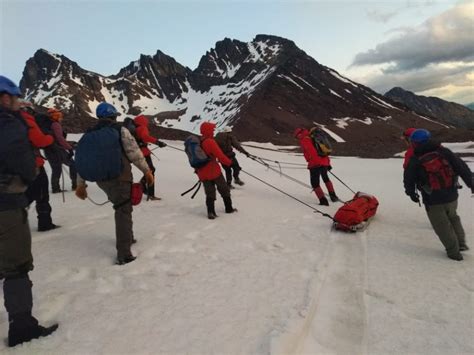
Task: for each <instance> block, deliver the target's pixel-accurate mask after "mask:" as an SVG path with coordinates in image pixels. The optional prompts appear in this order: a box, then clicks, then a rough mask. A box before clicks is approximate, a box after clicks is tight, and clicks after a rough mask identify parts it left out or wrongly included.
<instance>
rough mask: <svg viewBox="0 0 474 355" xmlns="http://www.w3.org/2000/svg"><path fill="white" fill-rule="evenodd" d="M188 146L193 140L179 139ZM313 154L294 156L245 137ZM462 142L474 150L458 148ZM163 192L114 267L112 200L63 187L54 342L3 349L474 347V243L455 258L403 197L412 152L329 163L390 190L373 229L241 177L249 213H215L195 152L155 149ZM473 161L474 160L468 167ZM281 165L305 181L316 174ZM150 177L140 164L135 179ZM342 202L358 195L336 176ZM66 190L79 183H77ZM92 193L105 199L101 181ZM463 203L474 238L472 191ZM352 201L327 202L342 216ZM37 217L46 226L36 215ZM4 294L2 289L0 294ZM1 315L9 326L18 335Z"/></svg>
mask: <svg viewBox="0 0 474 355" xmlns="http://www.w3.org/2000/svg"><path fill="white" fill-rule="evenodd" d="M169 143H170V144H171V145H173V146H176V147H179V148H181V147H182V143H181V142H169ZM248 149H249V151H250V152H251V153H253V154H255V155H259V156H262V157H265V158H269V159H274V160H279V161H290V162H300V163H303V158H302V157H301V156H300V155H296V154H294V153H279V152H276V151H271V150H268V149H267V150H262V149H257V148H248ZM462 149H465V147H464V146H462ZM155 153H156V154H157V155H158V157H159V161H155V163H156V165H157V186H158V187H157V190H158V195H159V196H161V197H162V198H163V200H162V201H158V202H146V201H144V202H142V204H141V205H140V206H138V207H137V208H136V209H135V211H134V229H135V235H136V237H137V239H138V243H137V244H135V245H134V247H133V251H134V253H135V254H136V255H137V256H138V259H137V260H136V261H135V262H133V263H131V264H128V265H125V266H116V265H114V260H115V238H114V223H113V210H112V208H111V207H110V206H109V205H107V206H104V207H97V206H94V205H92V204H91V203H90V202H84V201H80V200H78V199H76V198H75V196H74V195H73V194H72V193H71V192H68V193H66V203H63V202H62V197H61V196H60V195H52V197H51V198H52V204H53V209H54V214H53V216H54V221H55V222H56V223H58V224H60V225H61V226H62V228H61V229H59V230H57V231H52V232H48V233H44V234H41V233H37V232H33V253H34V256H35V264H36V268H35V270H34V271H33V272H32V273H31V277H32V279H33V281H34V298H35V308H34V314H35V315H36V316H37V317H38V318H39V319H40V320H41V321H42V322H43V323H46V324H50V323H52V322H55V321H58V322H59V323H60V328H59V330H58V331H57V332H56V333H55V334H54V335H53V336H51V337H48V338H45V339H41V340H36V341H33V342H31V343H29V344H25V345H22V346H19V347H17V348H15V349H7V348H6V347H5V345H4V344H3V343H1V344H0V352H1V353H2V354H132V353H133V354H192V355H194V354H196V355H197V354H199V355H201V354H336V353H337V354H407V353H410V354H467V353H473V352H474V340H473V339H474V337H473V334H474V325H473V318H474V314H473V312H474V311H473V305H474V299H473V292H474V275H473V272H472V271H473V266H474V265H473V264H474V257H473V254H472V253H473V251H472V250H471V251H469V252H466V253H464V257H465V260H464V261H463V262H455V261H452V260H450V259H448V258H447V257H446V256H445V253H444V251H443V247H442V245H441V243H440V242H439V241H438V239H437V237H436V236H435V234H434V233H433V231H432V229H431V227H430V225H429V222H428V219H427V217H426V215H425V212H424V210H423V209H422V208H420V207H418V205H416V204H414V203H412V202H411V201H410V200H409V198H407V197H406V196H405V195H404V193H403V187H402V181H401V180H402V178H401V176H402V168H401V164H402V160H401V159H395V158H394V159H386V160H370V159H357V158H337V157H336V158H333V167H334V170H333V172H334V173H335V174H336V175H338V176H339V177H340V178H342V179H343V180H344V181H346V182H347V183H348V184H349V185H350V186H351V187H352V188H354V189H356V190H361V191H364V192H368V193H372V194H374V195H375V196H377V197H378V199H379V201H380V207H379V211H378V214H377V215H376V217H375V219H374V220H373V222H372V223H371V224H370V226H369V228H368V229H366V230H365V231H364V232H360V233H357V234H344V233H340V232H336V231H333V230H331V221H330V220H329V219H327V218H324V217H321V216H320V215H318V214H315V213H313V212H312V210H311V209H309V208H308V207H305V206H304V205H302V204H299V203H297V202H296V201H294V200H292V199H290V198H288V197H286V196H284V195H282V194H280V193H279V192H277V191H275V190H272V189H270V188H269V187H267V186H265V185H263V184H262V183H260V182H259V181H256V180H254V179H252V178H251V177H249V176H246V175H245V174H244V173H242V179H243V180H245V181H246V185H245V186H243V187H238V188H237V189H236V190H233V192H232V197H233V200H234V205H235V206H236V207H237V208H238V209H239V211H238V213H236V214H232V215H226V214H225V213H224V212H223V203H222V201H221V200H220V199H218V201H217V204H216V209H217V213H218V215H219V218H217V219H216V220H214V221H210V220H208V219H207V218H206V215H205V206H204V193H203V192H202V191H200V192H199V194H198V195H197V197H196V198H195V199H194V200H191V199H190V198H189V195H187V196H185V197H180V193H181V192H183V191H185V190H186V189H188V188H189V187H191V186H192V185H193V184H194V183H195V181H196V178H195V175H194V174H193V173H192V170H191V168H190V167H189V166H188V163H187V160H186V156H185V155H184V153H182V152H179V151H177V150H173V149H171V148H164V149H158V150H156V151H155ZM239 159H240V162H241V165H242V166H243V168H244V170H246V171H248V172H250V173H251V174H255V175H256V176H258V177H259V178H261V179H264V180H265V181H268V182H270V183H272V184H275V186H277V187H279V188H281V189H284V190H285V191H287V192H288V193H291V194H293V195H294V196H296V197H297V198H299V199H301V200H303V201H305V202H307V203H309V204H311V205H313V206H315V207H319V206H317V204H316V202H317V201H316V198H315V197H314V196H313V195H312V194H311V193H310V191H308V190H306V189H305V188H303V187H301V186H300V185H298V184H295V183H294V182H292V181H289V180H287V179H285V178H283V177H280V176H279V175H278V174H276V173H275V172H272V171H267V170H266V169H265V168H264V167H262V166H261V165H259V164H257V163H256V162H254V161H252V160H250V159H247V158H246V157H245V156H243V155H239ZM470 164H471V168H474V164H473V163H472V162H471V163H470ZM284 172H285V173H287V174H289V175H291V176H293V177H295V178H297V179H300V180H302V181H303V182H305V183H309V176H308V175H309V174H308V172H307V170H305V169H287V170H284ZM138 178H139V176H138V174H136V179H138ZM334 184H335V187H336V191H337V192H338V194H339V195H340V197H341V198H343V199H349V198H350V197H351V196H352V194H351V193H350V192H349V191H348V190H347V189H346V188H345V187H343V186H342V185H341V184H339V183H338V182H337V181H334ZM67 187H69V182H67ZM89 193H90V195H91V197H92V198H93V199H94V200H96V201H97V202H103V201H104V200H105V195H104V194H103V193H102V192H101V191H100V190H99V189H98V188H97V187H96V186H95V184H91V186H90V187H89ZM460 195H461V196H460V199H459V205H460V206H459V214H460V215H461V218H462V220H463V222H464V227H465V229H466V232H467V242H468V244H469V245H470V246H471V247H474V240H473V235H474V226H473V218H472V217H473V215H474V213H473V212H474V211H473V201H474V200H473V199H472V198H471V194H470V191H468V189H466V188H464V189H462V190H461V191H460ZM339 206H340V204H332V205H331V206H330V207H323V208H322V209H324V211H326V212H329V213H331V214H333V213H334V212H335V211H336V209H337V208H338V207H339ZM30 221H31V225H32V227H36V221H35V213H34V211H31V213H30ZM0 302H1V300H0ZM7 327H8V325H7V318H6V313H5V312H4V311H3V312H0V334H1V336H6V333H7Z"/></svg>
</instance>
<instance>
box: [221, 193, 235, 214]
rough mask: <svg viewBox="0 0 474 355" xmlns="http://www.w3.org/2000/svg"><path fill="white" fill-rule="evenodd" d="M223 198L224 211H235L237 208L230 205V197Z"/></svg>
mask: <svg viewBox="0 0 474 355" xmlns="http://www.w3.org/2000/svg"><path fill="white" fill-rule="evenodd" d="M223 200H224V206H225V213H234V212H237V209H236V208H234V207H232V199H231V198H230V197H224V198H223Z"/></svg>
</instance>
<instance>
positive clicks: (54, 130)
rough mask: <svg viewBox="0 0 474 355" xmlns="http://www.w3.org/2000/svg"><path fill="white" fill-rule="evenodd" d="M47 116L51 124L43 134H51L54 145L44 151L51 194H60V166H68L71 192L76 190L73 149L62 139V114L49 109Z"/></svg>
mask: <svg viewBox="0 0 474 355" xmlns="http://www.w3.org/2000/svg"><path fill="white" fill-rule="evenodd" d="M48 116H49V119H50V120H51V122H49V124H50V130H45V131H44V133H49V132H51V134H52V136H53V138H54V141H55V143H54V144H52V145H51V146H49V147H48V148H46V149H45V150H44V153H45V155H46V159H47V160H48V162H49V164H50V165H51V189H52V192H53V194H55V193H59V192H62V190H61V187H60V185H59V180H60V178H61V174H62V166H63V164H64V165H67V166H69V177H70V179H71V187H72V190H75V189H76V167H75V165H74V160H73V156H74V151H73V147H72V145H71V144H69V142H67V141H66V139H65V138H64V132H63V127H62V125H61V121H62V120H63V114H62V112H61V111H59V110H57V109H54V108H52V109H49V110H48Z"/></svg>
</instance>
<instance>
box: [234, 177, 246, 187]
mask: <svg viewBox="0 0 474 355" xmlns="http://www.w3.org/2000/svg"><path fill="white" fill-rule="evenodd" d="M234 182H235V183H236V184H237V185H239V186H242V185H245V183H244V182H243V181H242V180H240V179H239V178H235V179H234Z"/></svg>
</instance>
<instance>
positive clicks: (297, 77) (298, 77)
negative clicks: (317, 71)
mask: <svg viewBox="0 0 474 355" xmlns="http://www.w3.org/2000/svg"><path fill="white" fill-rule="evenodd" d="M291 75H292V76H293V77H294V78H296V79H298V80H300V81H302V82H303V83H305V84H306V85H308V86H309V87H310V88H311V89H313V90H315V91H318V92H319V90H318V89H317V88H315V87H314V86H313V85H311V84H310V83H308V82H307V81H306V80H304V79H303V78H302V77H300V76H298V75H295V74H291Z"/></svg>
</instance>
